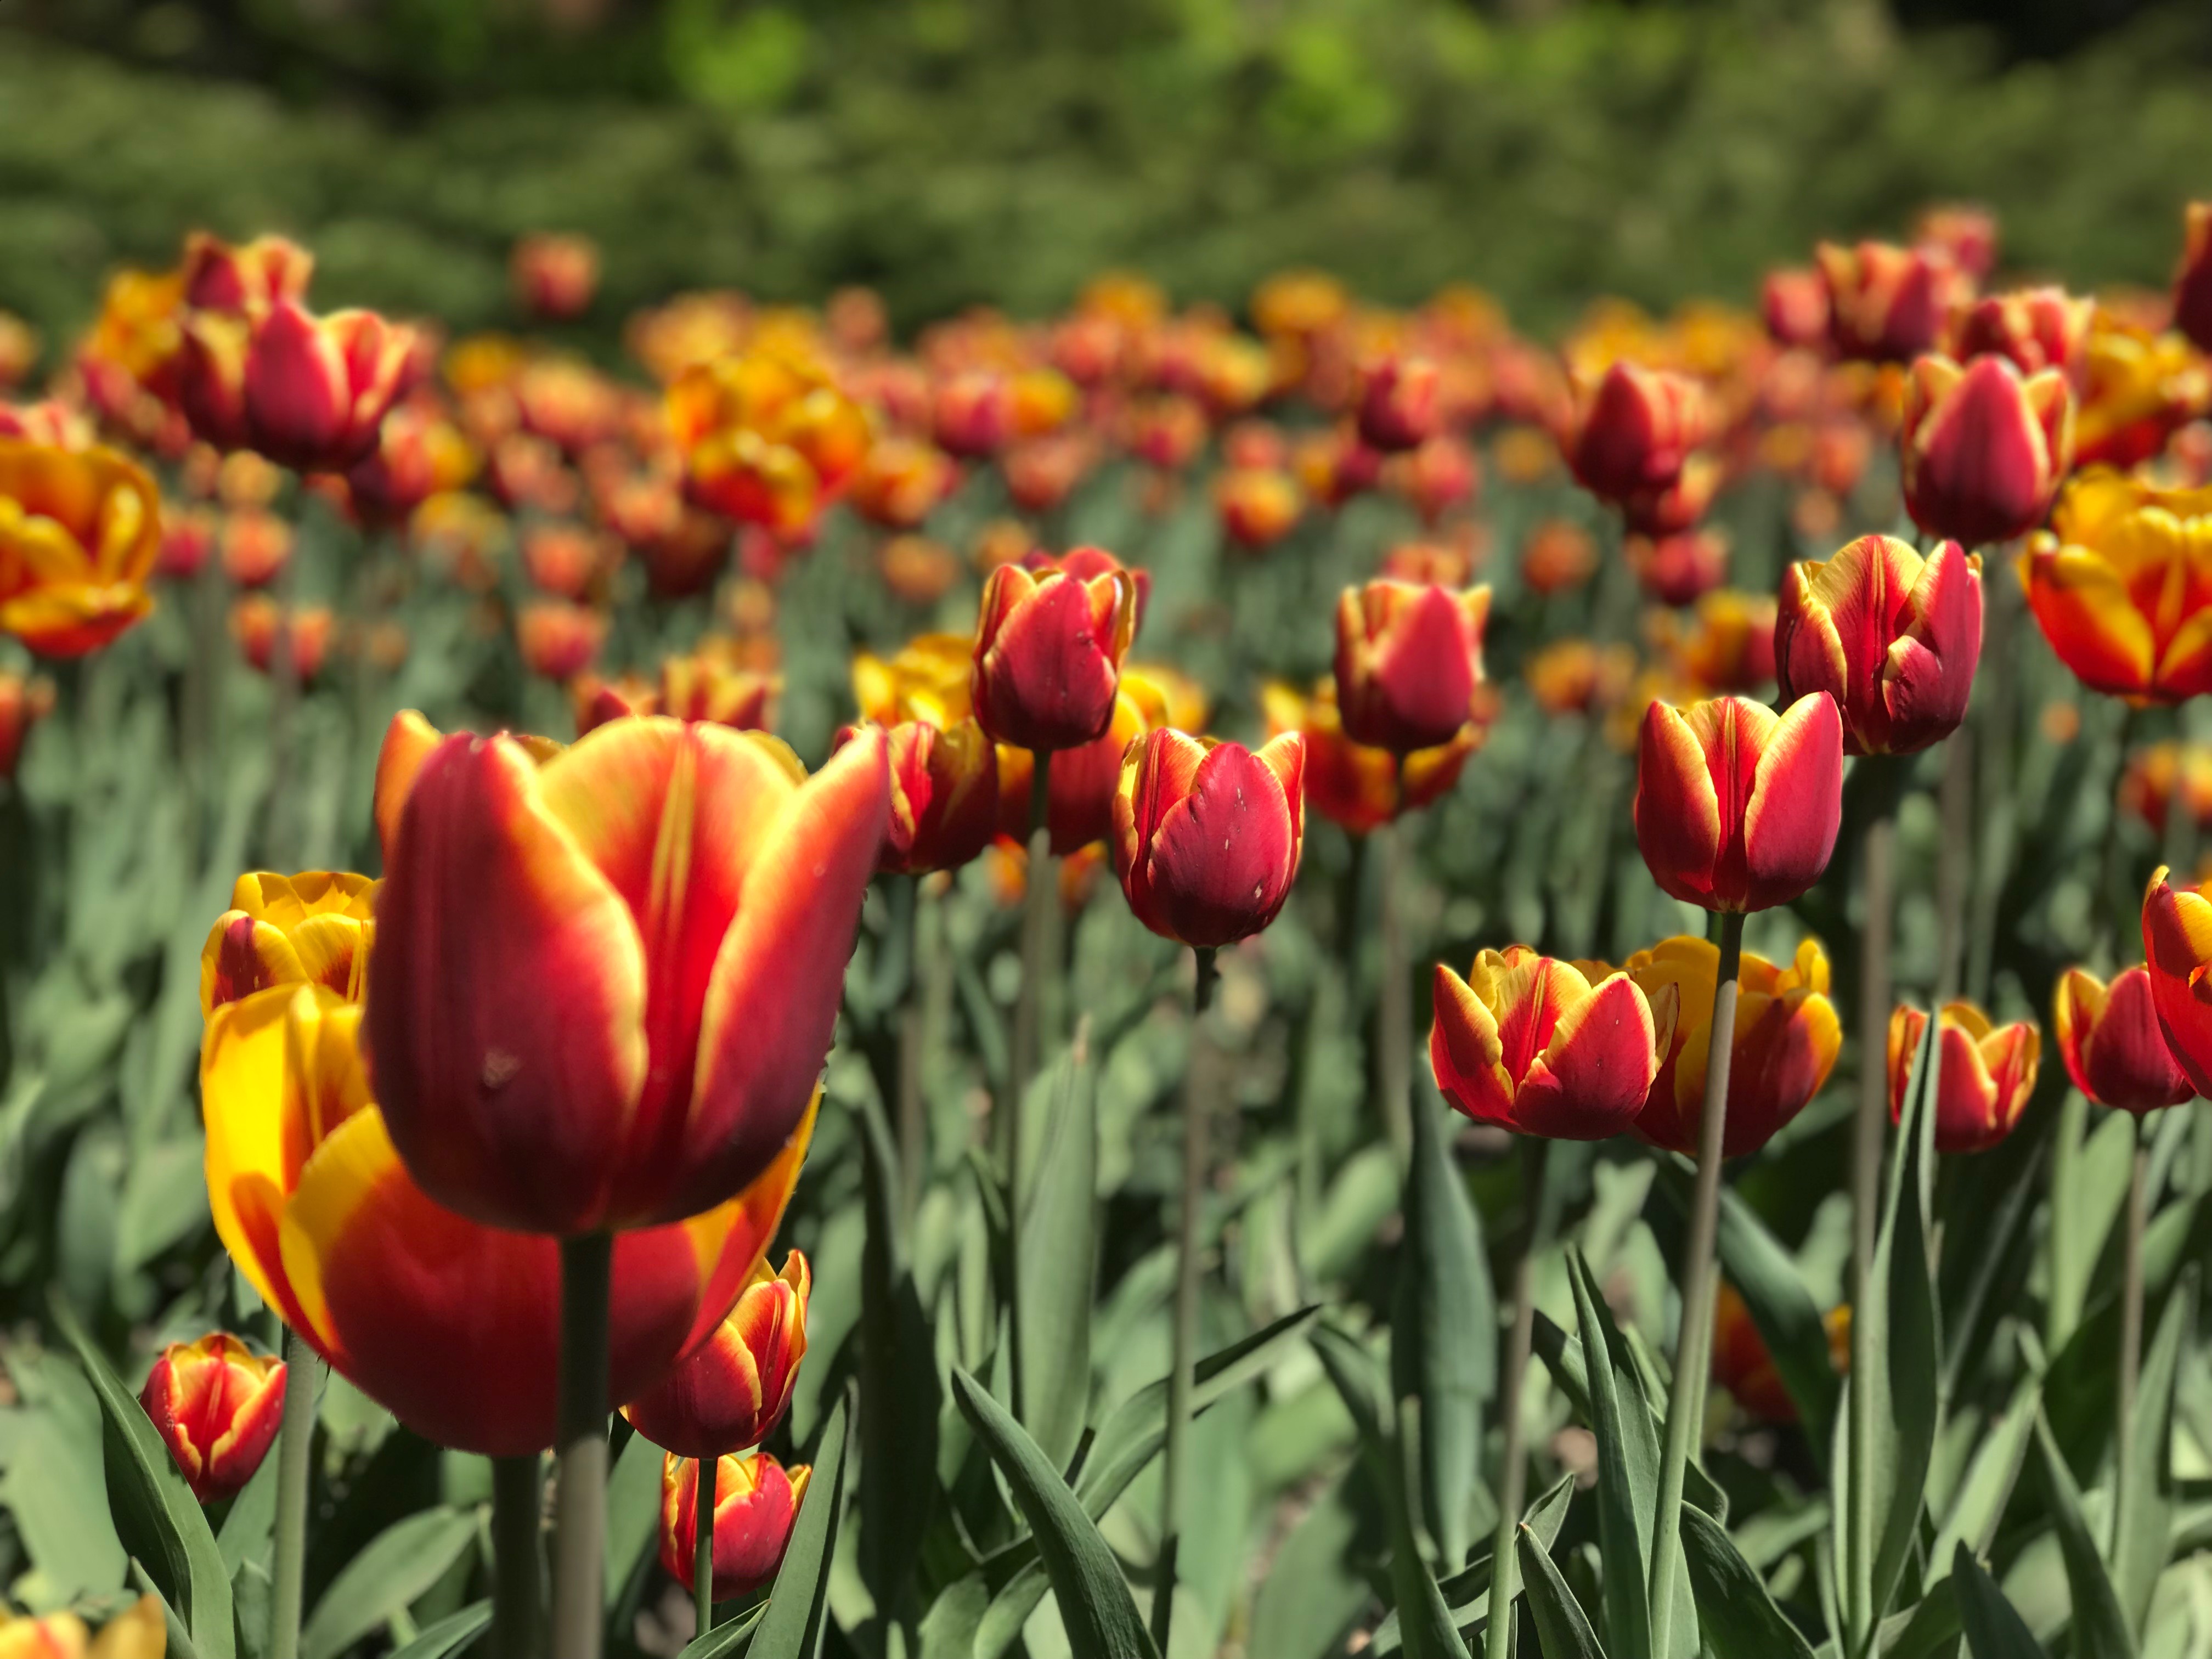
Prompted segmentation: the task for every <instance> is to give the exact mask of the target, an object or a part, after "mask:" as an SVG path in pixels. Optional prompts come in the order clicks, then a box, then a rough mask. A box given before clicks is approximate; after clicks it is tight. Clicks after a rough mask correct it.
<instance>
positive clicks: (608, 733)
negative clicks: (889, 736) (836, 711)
mask: <svg viewBox="0 0 2212 1659" xmlns="http://www.w3.org/2000/svg"><path fill="white" fill-rule="evenodd" d="M426 734H427V735H428V736H430V737H433V738H435V733H430V732H428V728H427V726H424V724H423V722H422V720H421V718H420V717H419V716H416V717H415V718H414V719H413V720H412V721H411V722H410V720H409V718H408V717H407V716H406V715H402V716H401V717H400V718H399V719H398V720H395V721H394V722H393V725H392V732H391V734H390V735H389V736H388V737H387V738H386V753H385V755H384V756H383V757H380V763H379V769H378V776H377V803H376V816H377V820H378V823H379V825H380V827H382V828H383V829H384V833H385V859H386V863H385V868H386V878H385V883H384V888H383V891H382V894H381V896H380V900H379V903H378V907H377V927H378V949H377V951H376V954H375V956H374V959H373V961H372V962H371V964H370V970H369V994H368V1022H367V1038H368V1043H369V1046H370V1048H371V1049H372V1051H373V1053H374V1071H375V1076H376V1081H377V1089H378V1092H379V1094H380V1097H381V1099H382V1101H383V1105H384V1115H385V1118H386V1121H387V1123H388V1124H389V1125H390V1127H391V1132H392V1142H393V1144H394V1145H395V1146H397V1147H398V1151H399V1153H400V1156H401V1157H402V1158H404V1159H405V1160H406V1163H407V1166H408V1168H409V1170H410V1172H411V1173H412V1174H413V1175H414V1176H415V1178H416V1180H417V1181H419V1182H421V1183H422V1186H423V1187H424V1188H425V1190H427V1191H428V1192H429V1193H430V1194H431V1195H432V1196H433V1197H434V1198H435V1199H437V1200H438V1201H440V1202H441V1203H443V1204H445V1205H446V1206H447V1207H449V1208H451V1209H453V1210H455V1211H457V1212H460V1213H461V1214H464V1215H466V1216H470V1217H471V1218H473V1219H476V1220H479V1221H481V1222H482V1223H483V1224H484V1225H487V1226H493V1227H509V1228H513V1229H516V1230H519V1231H526V1232H540V1233H562V1234H572V1233H579V1232H585V1231H596V1230H599V1229H602V1228H608V1227H613V1228H623V1227H635V1226H639V1225H650V1224H653V1223H657V1222H663V1221H676V1220H680V1219H682V1218H684V1217H686V1216H690V1215H696V1214H697V1213H698V1212H701V1211H702V1210H706V1209H708V1208H711V1207H713V1206H715V1205H717V1204H719V1203H720V1202H721V1201H722V1200H725V1199H726V1198H728V1197H729V1196H730V1195H731V1194H732V1193H735V1192H737V1191H738V1189H739V1188H743V1187H744V1185H745V1184H746V1183H747V1182H750V1181H751V1180H753V1179H754V1178H755V1177H756V1176H758V1175H760V1174H761V1172H762V1171H763V1170H765V1169H767V1168H768V1167H769V1164H771V1163H772V1162H773V1160H774V1159H775V1157H776V1155H777V1154H778V1152H780V1151H781V1149H782V1148H783V1146H785V1144H786V1143H787V1141H788V1140H789V1139H790V1138H791V1135H792V1133H793V1131H794V1129H795V1128H796V1127H797V1126H798V1124H799V1121H800V1120H801V1119H802V1118H803V1117H804V1115H805V1112H806V1109H807V1105H808V1102H809V1101H810V1099H811V1097H812V1095H813V1092H814V1085H815V1081H816V1079H817V1077H818V1076H819V1074H820V1073H821V1069H822V1064H823V1058H824V1056H825V1055H826V1054H827V1053H828V1051H829V1039H830V1035H831V1031H832V1029H833V1027H834V1026H835V1024H836V1016H837V1006H838V1000H839V996H840V994H841V991H842V986H843V983H844V974H845V962H846V958H847V957H848V956H849V955H850V954H851V951H852V944H853V936H854V927H855V926H856V924H857V923H858V921H859V917H860V900H861V897H862V896H863V894H864V893H865V891H866V886H867V881H868V877H869V874H870V872H872V870H873V869H874V866H875V862H876V854H877V851H878V848H880V847H881V846H882V844H883V837H884V824H885V822H886V819H887V817H888V813H889V801H888V797H889V781H888V776H887V771H886V765H887V763H886V759H885V748H884V741H883V738H882V737H881V736H880V735H879V734H875V733H867V734H863V736H862V737H860V738H859V739H857V740H855V741H854V742H853V743H851V744H848V745H847V746H846V747H845V748H844V749H843V750H840V751H839V752H838V753H837V754H836V755H835V756H833V757H831V758H830V760H829V763H828V764H827V765H826V766H824V767H823V769H822V770H821V771H820V772H818V773H817V774H816V775H814V776H813V777H812V778H811V779H809V778H807V777H806V775H805V770H804V769H803V768H801V767H800V766H799V763H798V762H797V760H796V759H795V758H793V756H792V754H791V751H790V750H788V749H787V748H785V747H784V746H783V745H782V744H780V743H778V742H777V741H776V740H775V738H770V737H767V736H765V735H764V734H762V733H758V732H732V731H731V730H730V729H729V728H727V727H726V726H711V725H705V724H700V723H696V722H692V723H687V722H685V721H682V720H670V719H667V718H665V717H663V716H653V717H651V718H646V719H637V720H616V721H613V722H611V723H610V724H608V725H606V726H601V727H599V729H598V730H597V731H595V732H592V733H591V734H590V735H589V736H588V737H586V738H581V739H580V740H579V741H578V742H577V743H576V744H575V746H574V747H573V748H570V749H567V750H560V751H558V752H556V753H555V754H554V755H553V756H552V757H551V758H550V759H549V760H546V761H545V762H544V763H543V764H542V766H541V764H540V763H539V760H538V757H537V755H535V754H533V753H532V751H531V750H529V749H527V748H526V747H525V745H524V744H521V743H519V742H517V741H516V740H515V739H514V738H509V737H505V736H501V737H495V738H488V739H487V738H472V737H470V736H467V735H465V734H462V735H458V736H454V737H450V738H445V739H443V740H442V741H441V742H436V743H435V744H433V745H431V746H429V747H428V748H427V750H426V748H425V746H424V744H423V738H424V736H425V735H426ZM403 802H404V805H403V804H402V803H403ZM671 869H675V870H680V871H682V872H684V880H682V881H680V882H671V881H670V880H668V879H666V878H665V872H667V871H668V870H671Z"/></svg>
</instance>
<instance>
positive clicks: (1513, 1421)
mask: <svg viewBox="0 0 2212 1659" xmlns="http://www.w3.org/2000/svg"><path fill="white" fill-rule="evenodd" d="M1551 1150H1552V1143H1551V1142H1550V1141H1548V1140H1547V1139H1544V1138H1543V1137H1542V1136H1541V1135H1528V1136H1524V1137H1523V1138H1522V1142H1521V1157H1522V1166H1521V1170H1522V1173H1521V1202H1522V1209H1523V1212H1524V1213H1523V1216H1522V1223H1521V1238H1520V1249H1519V1251H1518V1253H1517V1254H1516V1256H1515V1258H1514V1262H1513V1331H1512V1334H1511V1335H1510V1337H1509V1338H1508V1339H1507V1340H1506V1346H1505V1374H1504V1376H1502V1377H1500V1378H1499V1379H1498V1426H1499V1427H1500V1428H1502V1429H1503V1430H1504V1434H1505V1447H1504V1454H1503V1455H1502V1456H1501V1457H1500V1458H1499V1460H1498V1536H1497V1539H1496V1541H1495V1542H1493V1543H1492V1546H1491V1551H1490V1562H1491V1566H1490V1623H1489V1626H1488V1627H1487V1630H1486V1634H1485V1637H1484V1645H1483V1651H1484V1653H1485V1655H1486V1659H1510V1654H1511V1653H1512V1650H1513V1636H1512V1632H1513V1598H1514V1596H1515V1595H1517V1594H1519V1592H1520V1578H1521V1559H1520V1554H1519V1552H1518V1551H1517V1550H1516V1548H1515V1541H1514V1529H1515V1528H1516V1527H1517V1526H1519V1525H1520V1522H1521V1510H1522V1503H1523V1500H1524V1499H1525V1498H1526V1497H1527V1494H1528V1455H1527V1447H1526V1446H1525V1445H1524V1444H1523V1443H1522V1426H1521V1411H1522V1386H1523V1384H1524V1383H1526V1382H1527V1380H1528V1356H1529V1353H1530V1352H1531V1351H1532V1350H1533V1349H1534V1346H1535V1336H1536V1249H1537V1246H1538V1244H1539V1243H1540V1242H1541V1228H1542V1220H1543V1210H1544V1165H1545V1164H1546V1163H1547V1161H1548V1156H1547V1155H1548V1154H1549V1153H1550V1152H1551Z"/></svg>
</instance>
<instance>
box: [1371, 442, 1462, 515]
mask: <svg viewBox="0 0 2212 1659" xmlns="http://www.w3.org/2000/svg"><path fill="white" fill-rule="evenodd" d="M1393 465H1394V466H1395V475H1394V482H1395V484H1396V486H1397V488H1398V489H1399V490H1400V492H1401V493H1402V494H1403V495H1405V497H1406V499H1407V501H1410V502H1412V503H1413V511H1415V512H1416V513H1419V514H1420V515H1421V522H1422V523H1423V524H1425V525H1431V526H1433V525H1435V524H1436V523H1437V520H1440V519H1442V518H1443V515H1444V514H1445V513H1448V512H1449V511H1450V510H1451V509H1452V508H1453V507H1459V506H1462V505H1465V504H1469V503H1472V502H1473V501H1474V497H1475V492H1476V491H1477V490H1478V489H1480V488H1481V486H1482V468H1481V464H1480V462H1479V461H1477V460H1476V459H1475V455H1474V450H1472V449H1470V448H1468V445H1467V441H1466V440H1465V439H1463V438H1461V437H1459V436H1458V435H1455V434H1453V433H1449V432H1439V433H1437V435H1435V436H1434V437H1432V438H1431V439H1430V440H1429V441H1427V442H1425V443H1424V444H1423V445H1421V447H1419V448H1418V449H1416V450H1414V451H1413V453H1411V454H1408V455H1405V456H1401V457H1400V458H1399V459H1398V460H1397V461H1395V463H1394V464H1393Z"/></svg>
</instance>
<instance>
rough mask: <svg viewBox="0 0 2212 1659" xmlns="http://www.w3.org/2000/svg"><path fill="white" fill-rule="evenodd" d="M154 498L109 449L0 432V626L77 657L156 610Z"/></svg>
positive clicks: (147, 482)
mask: <svg viewBox="0 0 2212 1659" xmlns="http://www.w3.org/2000/svg"><path fill="white" fill-rule="evenodd" d="M160 556H161V497H160V495H158V494H157V493H156V492H155V488H154V481H153V479H152V478H150V477H148V476H147V475H146V472H145V471H144V470H143V468H141V467H140V466H138V465H137V463H135V462H133V461H130V460H127V459H125V458H124V457H123V456H122V455H120V454H118V453H116V452H115V451H114V450H112V449H106V448H102V447H94V448H91V449H86V450H68V449H58V448H52V447H47V446H46V445H42V444H34V443H30V442H27V441H24V440H22V439H20V438H0V633H8V634H13V635H15V637H16V638H17V639H19V640H21V641H23V643H24V644H25V645H27V646H28V647H31V649H32V650H33V651H35V652H37V653H40V655H41V656H48V657H81V656H84V655H86V654H87V653H90V652H94V651H97V650H99V649H100V647H102V646H104V645H106V644H107V643H108V642H109V641H112V639H114V638H115V637H116V635H118V634H121V633H122V632H123V631H124V630H125V629H128V628H130V627H131V625H132V624H134V623H137V622H138V621H139V620H140V618H142V617H144V616H145V615H146V614H147V613H148V612H149V611H151V610H152V609H153V608H154V601H153V599H152V598H151V597H150V596H149V594H148V593H147V592H146V580H147V578H148V577H149V576H150V575H151V574H153V569H154V563H155V560H156V559H158V558H159V557H160Z"/></svg>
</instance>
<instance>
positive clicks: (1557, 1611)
mask: <svg viewBox="0 0 2212 1659" xmlns="http://www.w3.org/2000/svg"><path fill="white" fill-rule="evenodd" d="M1514 1547H1515V1548H1516V1550H1518V1551H1519V1553H1520V1556H1521V1581H1522V1584H1523V1585H1524V1586H1525V1589H1524V1591H1523V1594H1525V1595H1527V1596H1528V1611H1529V1612H1530V1613H1532V1614H1534V1617H1535V1620H1536V1635H1537V1638H1538V1639H1539V1640H1541V1642H1542V1643H1543V1646H1544V1659H1605V1649H1604V1648H1603V1647H1602V1646H1601V1644H1599V1642H1598V1639H1597V1633H1596V1632H1595V1631H1593V1630H1591V1629H1590V1627H1589V1620H1588V1619H1586V1618H1584V1617H1583V1608H1582V1603H1581V1602H1579V1601H1576V1600H1575V1593H1574V1592H1573V1591H1572V1590H1571V1589H1568V1588H1567V1581H1566V1580H1565V1578H1563V1577H1560V1576H1559V1566H1558V1565H1557V1564H1556V1563H1554V1562H1553V1559H1552V1553H1551V1551H1549V1550H1547V1549H1546V1548H1545V1547H1543V1546H1542V1545H1541V1544H1539V1543H1538V1542H1537V1541H1536V1535H1535V1534H1534V1533H1532V1532H1530V1531H1529V1530H1528V1528H1526V1527H1522V1528H1520V1529H1519V1531H1518V1532H1517V1533H1516V1535H1515V1538H1514ZM1611 1576H1612V1575H1611V1574H1610V1573H1608V1574H1607V1577H1611ZM1625 1651H1626V1652H1630V1653H1648V1652H1650V1648H1649V1646H1648V1645H1647V1646H1645V1647H1641V1648H1630V1649H1626V1650H1625Z"/></svg>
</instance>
